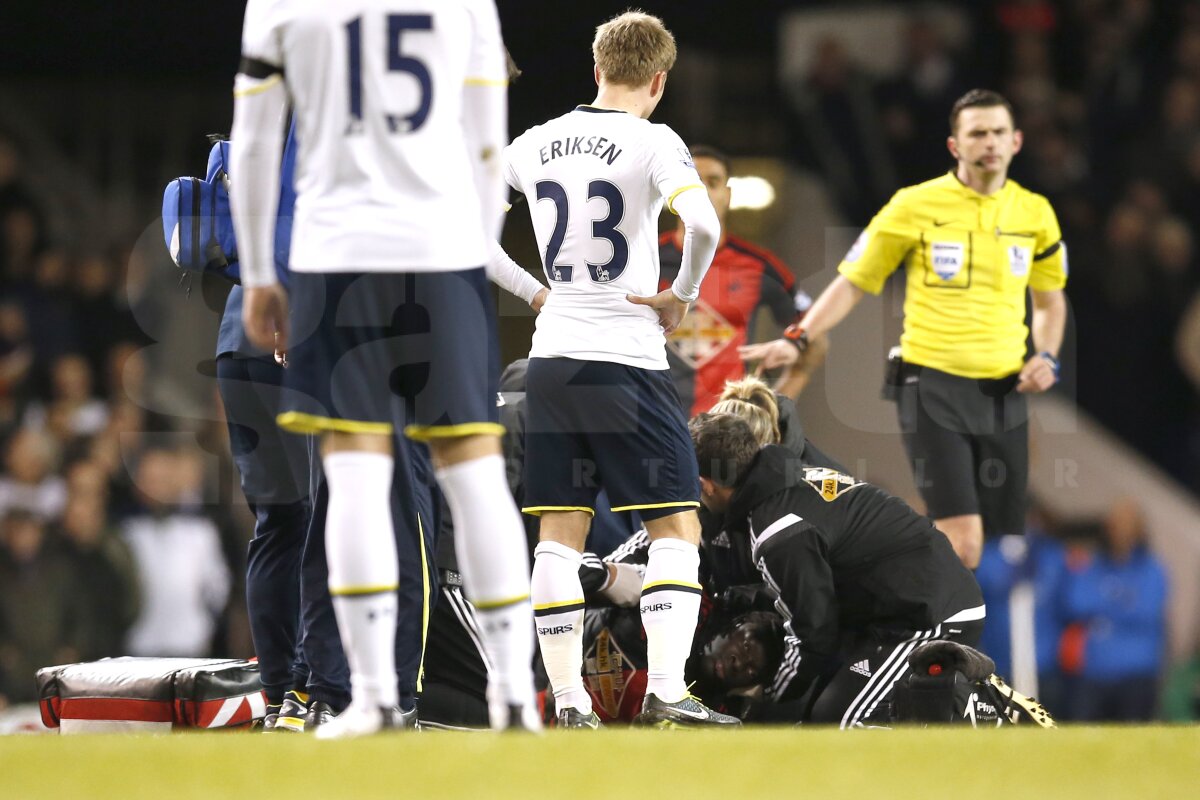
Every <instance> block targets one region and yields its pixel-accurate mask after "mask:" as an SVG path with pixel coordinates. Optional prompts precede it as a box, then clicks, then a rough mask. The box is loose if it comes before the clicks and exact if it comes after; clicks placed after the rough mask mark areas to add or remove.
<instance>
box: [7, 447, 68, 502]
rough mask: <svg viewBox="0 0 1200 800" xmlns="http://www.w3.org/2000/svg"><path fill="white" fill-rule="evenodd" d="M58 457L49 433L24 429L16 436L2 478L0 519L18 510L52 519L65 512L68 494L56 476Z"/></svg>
mask: <svg viewBox="0 0 1200 800" xmlns="http://www.w3.org/2000/svg"><path fill="white" fill-rule="evenodd" d="M57 458H58V453H57V450H56V447H55V442H54V439H53V438H51V437H50V435H49V434H47V433H45V432H42V431H38V430H34V429H32V428H21V429H20V430H18V431H17V432H16V433H15V434H14V435H13V437H12V439H10V440H9V442H8V450H7V452H6V454H5V458H4V466H5V469H6V472H5V473H4V474H3V475H0V516H3V515H4V514H5V513H7V512H8V511H10V510H13V509H18V510H21V511H28V512H30V513H31V514H34V515H36V516H37V517H39V518H41V519H42V520H50V519H54V518H55V517H57V516H58V515H59V514H60V513H62V509H63V505H64V504H65V503H66V500H67V491H66V486H65V484H64V483H63V479H62V478H61V477H59V476H58V475H56V474H55V473H54V469H55V467H56V465H57V464H56V462H57Z"/></svg>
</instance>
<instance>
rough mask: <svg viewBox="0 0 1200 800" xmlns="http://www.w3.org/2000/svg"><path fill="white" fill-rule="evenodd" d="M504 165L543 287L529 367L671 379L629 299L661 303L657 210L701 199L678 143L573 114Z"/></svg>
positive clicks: (647, 125) (600, 114) (650, 324)
mask: <svg viewBox="0 0 1200 800" xmlns="http://www.w3.org/2000/svg"><path fill="white" fill-rule="evenodd" d="M504 155H505V158H504V162H505V163H504V174H505V175H504V176H505V179H506V180H507V181H508V183H509V185H510V186H512V187H513V188H514V189H517V190H518V191H520V192H522V193H524V195H525V199H526V200H527V201H528V205H529V213H530V215H531V216H532V218H533V228H534V232H535V234H536V236H537V241H538V248H539V250H540V251H541V254H542V266H543V268H544V269H545V271H546V277H547V278H548V279H549V281H550V296H549V298H548V299H547V301H546V305H545V306H543V307H542V310H541V313H540V314H538V318H537V329H536V331H535V332H534V334H533V346H532V348H531V349H530V352H529V355H530V356H531V357H533V358H553V357H567V358H577V359H581V360H588V361H613V362H616V363H618V364H626V365H628V366H632V367H643V368H646V369H667V355H666V338H665V337H664V335H663V331H662V326H660V325H659V323H658V315H657V314H655V313H654V311H653V310H652V309H650V308H648V307H646V306H637V305H634V304H632V303H630V302H629V301H628V300H626V299H625V296H626V295H629V294H633V295H640V296H643V297H646V296H650V295H654V294H658V291H659V289H658V281H659V277H658V273H659V263H658V216H659V213H660V212H661V211H662V207H663V203H664V202H665V203H666V204H667V207H668V208H669V209H670V208H671V201H672V200H674V198H675V197H676V196H677V195H678V194H679V193H680V192H683V191H685V190H687V189H691V188H699V189H703V183H702V182H701V181H700V176H699V175H697V173H696V168H695V166H693V164H692V157H691V154H690V153H689V152H688V149H687V146H686V145H684V143H683V140H682V139H680V138H679V136H678V135H677V134H676V133H675V132H674V131H672V130H671V129H670V128H668V127H667V126H666V125H656V124H654V123H651V122H649V121H647V120H644V119H641V118H640V117H635V116H633V115H632V114H627V113H625V112H622V111H611V110H607V109H599V108H593V107H591V106H579V107H578V108H576V109H575V110H574V111H571V112H569V113H567V114H564V115H563V116H561V117H558V118H556V119H552V120H550V121H549V122H547V123H545V124H543V125H538V126H535V127H533V128H530V129H529V130H528V131H526V132H525V133H523V134H521V135H520V136H518V137H517V138H516V139H515V140H514V141H513V143H512V144H511V145H509V146H508V147H507V148H505V151H504ZM671 210H672V211H674V209H671Z"/></svg>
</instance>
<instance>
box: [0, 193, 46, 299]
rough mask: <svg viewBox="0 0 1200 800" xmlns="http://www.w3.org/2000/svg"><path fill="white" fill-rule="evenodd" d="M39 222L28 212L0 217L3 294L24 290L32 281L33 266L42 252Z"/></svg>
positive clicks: (21, 211) (19, 211)
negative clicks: (12, 289) (15, 288)
mask: <svg viewBox="0 0 1200 800" xmlns="http://www.w3.org/2000/svg"><path fill="white" fill-rule="evenodd" d="M40 239H41V235H40V232H39V226H38V220H37V216H36V214H35V213H34V211H33V210H32V209H30V208H14V209H11V210H9V211H7V212H5V213H4V215H3V216H0V243H2V244H3V246H4V250H3V252H0V259H2V261H0V266H2V267H3V271H2V272H0V275H2V276H3V281H0V284H2V285H4V286H5V288H6V290H7V289H8V288H12V287H22V286H26V285H27V284H28V283H29V282H30V281H31V280H32V279H33V271H34V263H35V261H36V259H37V255H38V252H39V251H40V250H41V247H42V245H41V242H40Z"/></svg>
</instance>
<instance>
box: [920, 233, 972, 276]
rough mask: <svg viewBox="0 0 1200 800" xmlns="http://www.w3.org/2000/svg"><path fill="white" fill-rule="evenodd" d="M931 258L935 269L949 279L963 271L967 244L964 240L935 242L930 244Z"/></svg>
mask: <svg viewBox="0 0 1200 800" xmlns="http://www.w3.org/2000/svg"><path fill="white" fill-rule="evenodd" d="M929 260H930V263H931V264H932V266H933V271H934V272H935V273H937V276H938V277H939V278H941V279H942V280H944V281H948V280H950V279H951V278H953V277H954V276H955V275H957V274H958V273H959V272H961V271H962V268H963V264H964V263H965V262H966V260H967V259H966V246H965V245H964V244H963V243H962V242H933V243H932V244H931V245H930V246H929Z"/></svg>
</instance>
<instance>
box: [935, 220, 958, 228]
mask: <svg viewBox="0 0 1200 800" xmlns="http://www.w3.org/2000/svg"><path fill="white" fill-rule="evenodd" d="M951 222H954V220H952V219H947V220H942V221H940V222H939V221H938V220H936V219H935V220H934V221H933V227H935V228H940V227H942V226H943V225H949V224H950V223H951Z"/></svg>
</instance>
